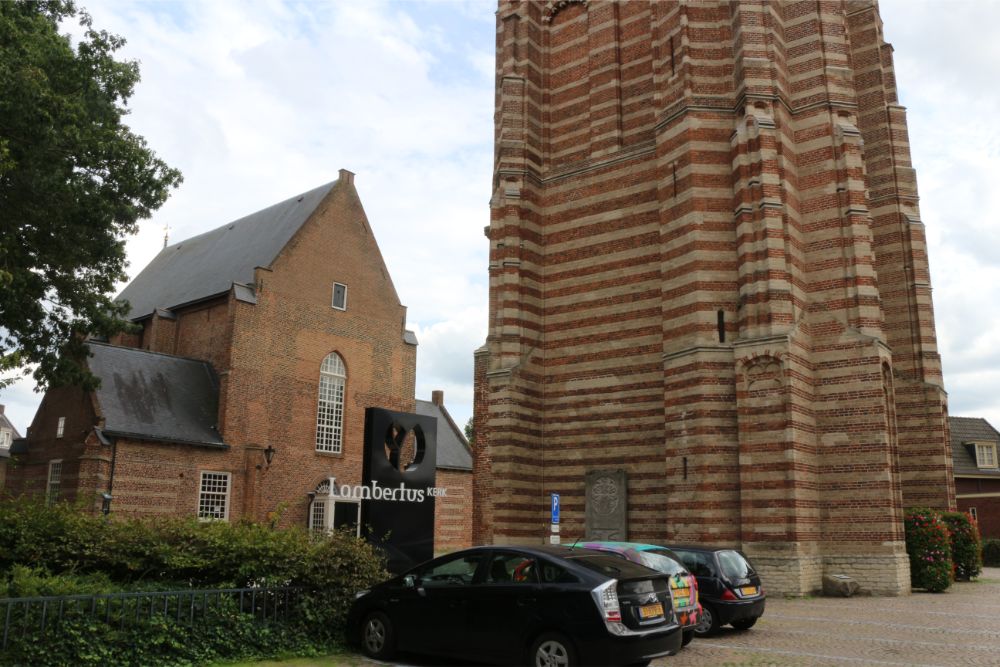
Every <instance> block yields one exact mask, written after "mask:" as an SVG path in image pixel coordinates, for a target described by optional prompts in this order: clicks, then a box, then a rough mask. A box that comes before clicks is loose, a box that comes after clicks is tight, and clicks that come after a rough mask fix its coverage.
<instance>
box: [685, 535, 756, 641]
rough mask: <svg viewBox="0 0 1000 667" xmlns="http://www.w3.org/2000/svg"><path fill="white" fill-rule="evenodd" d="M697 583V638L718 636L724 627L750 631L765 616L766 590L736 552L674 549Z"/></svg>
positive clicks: (742, 557)
mask: <svg viewBox="0 0 1000 667" xmlns="http://www.w3.org/2000/svg"><path fill="white" fill-rule="evenodd" d="M669 548H670V549H671V550H673V552H674V553H676V554H677V555H678V556H679V557H680V559H681V562H683V563H684V565H685V566H686V567H687V569H689V570H690V571H691V574H693V575H694V576H695V578H697V579H698V597H699V599H700V601H701V606H702V617H701V623H700V624H699V625H698V626H697V627H696V628H695V634H696V635H698V636H707V635H712V634H715V633H716V632H718V631H719V628H720V627H722V626H723V625H732V626H733V627H734V628H736V629H737V630H748V629H750V628H752V627H753V625H754V623H756V622H757V619H758V618H760V617H761V616H763V615H764V603H765V599H766V596H765V595H764V587H763V586H762V585H761V583H760V576H758V575H757V572H756V570H754V569H753V565H751V564H750V560H749V559H748V558H747V557H746V556H744V555H743V554H742V553H741V552H739V551H736V550H735V549H716V548H712V547H697V546H688V545H671V546H670V547H669Z"/></svg>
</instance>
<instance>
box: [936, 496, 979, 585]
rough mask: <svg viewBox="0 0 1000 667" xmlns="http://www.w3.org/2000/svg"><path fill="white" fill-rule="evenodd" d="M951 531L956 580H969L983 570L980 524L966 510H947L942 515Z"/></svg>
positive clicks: (952, 557)
mask: <svg viewBox="0 0 1000 667" xmlns="http://www.w3.org/2000/svg"><path fill="white" fill-rule="evenodd" d="M941 518H942V519H943V520H944V522H945V525H947V526H948V532H949V533H951V560H952V562H953V563H954V573H955V581H969V580H970V579H973V578H975V577H978V576H979V573H980V572H982V571H983V560H982V557H981V552H982V549H983V544H982V540H981V539H980V537H979V524H978V523H977V522H976V520H975V519H973V518H972V517H971V516H969V515H968V514H966V513H965V512H945V513H943V514H942V515H941Z"/></svg>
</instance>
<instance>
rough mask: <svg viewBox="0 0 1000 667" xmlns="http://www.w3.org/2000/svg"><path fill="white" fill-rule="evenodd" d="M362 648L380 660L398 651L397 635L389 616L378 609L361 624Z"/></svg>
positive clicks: (366, 653) (369, 655)
mask: <svg viewBox="0 0 1000 667" xmlns="http://www.w3.org/2000/svg"><path fill="white" fill-rule="evenodd" d="M361 650H362V651H364V652H365V655H367V656H368V657H370V658H377V659H379V660H388V659H389V658H391V657H392V654H393V653H395V652H396V635H395V633H393V631H392V622H391V621H390V620H389V617H388V616H386V615H385V614H383V613H382V612H380V611H376V612H372V613H371V614H368V616H366V617H365V622H364V623H363V624H362V625H361Z"/></svg>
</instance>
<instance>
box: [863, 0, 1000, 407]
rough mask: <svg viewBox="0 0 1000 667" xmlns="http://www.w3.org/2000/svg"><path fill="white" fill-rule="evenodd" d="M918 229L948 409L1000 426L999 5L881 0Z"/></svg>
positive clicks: (987, 2)
mask: <svg viewBox="0 0 1000 667" xmlns="http://www.w3.org/2000/svg"><path fill="white" fill-rule="evenodd" d="M879 5H880V9H881V14H882V19H883V21H884V23H885V34H886V39H887V41H889V42H890V43H892V45H893V47H894V55H893V58H894V63H895V66H896V81H897V85H898V86H899V98H900V99H899V101H900V103H901V104H902V105H904V106H905V107H906V108H907V121H908V123H907V124H908V128H909V134H910V148H911V153H912V157H913V163H914V166H915V167H916V170H917V179H918V185H919V189H920V215H921V218H922V220H923V221H924V223H925V225H926V229H927V238H928V254H929V256H930V264H931V281H932V285H933V287H934V309H935V314H936V322H937V334H938V346H939V350H940V352H941V357H942V364H943V366H944V380H945V389H947V390H948V394H949V409H950V411H951V414H952V415H955V416H969V417H986V418H987V419H988V420H989V421H990V422H991V423H993V424H994V425H995V426H997V427H1000V348H998V346H997V345H996V343H995V341H996V340H997V336H996V333H995V332H997V331H1000V308H998V306H997V304H1000V224H998V223H997V220H996V213H995V212H994V211H993V209H992V206H991V205H990V204H991V199H992V197H991V194H992V193H993V192H994V191H995V189H996V184H997V183H998V182H1000V125H998V124H997V121H996V112H997V110H998V109H1000V89H998V88H997V86H996V75H995V69H996V66H997V64H998V63H1000V40H997V39H996V38H995V36H994V35H993V34H992V27H993V26H995V25H996V24H997V22H998V21H1000V2H996V1H986V0H976V1H975V2H971V1H953V2H929V1H923V2H913V0H880V2H879Z"/></svg>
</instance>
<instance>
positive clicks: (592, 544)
mask: <svg viewBox="0 0 1000 667" xmlns="http://www.w3.org/2000/svg"><path fill="white" fill-rule="evenodd" d="M581 547H582V548H584V549H597V550H601V549H614V550H621V551H628V550H629V549H631V550H633V551H652V550H653V549H669V548H670V547H667V546H663V545H660V544H646V543H645V542H611V541H605V540H588V541H586V542H581V543H580V546H579V547H577V548H581Z"/></svg>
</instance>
